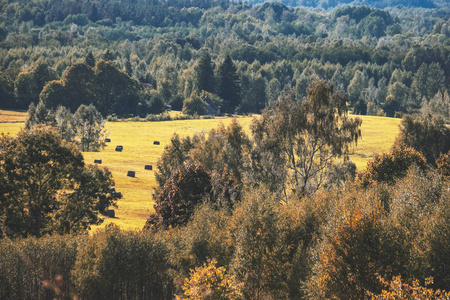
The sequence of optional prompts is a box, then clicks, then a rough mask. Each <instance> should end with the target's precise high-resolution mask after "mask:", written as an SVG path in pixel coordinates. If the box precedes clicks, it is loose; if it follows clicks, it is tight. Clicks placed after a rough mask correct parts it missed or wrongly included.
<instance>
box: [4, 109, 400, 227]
mask: <svg viewBox="0 0 450 300" xmlns="http://www.w3.org/2000/svg"><path fill="white" fill-rule="evenodd" d="M25 117H26V114H24V113H15V112H7V111H0V122H1V123H0V132H3V133H10V134H16V133H17V132H18V131H19V130H20V129H21V128H23V127H24V123H23V121H24V120H25ZM361 118H362V120H363V123H362V140H361V141H360V142H358V145H357V147H355V148H354V149H351V156H350V158H351V160H352V161H353V162H354V163H355V164H356V165H357V167H358V169H359V170H362V169H364V167H365V165H366V164H367V161H368V160H370V159H371V158H372V157H373V155H374V154H375V153H381V152H385V151H388V150H389V149H390V147H391V146H392V144H393V143H394V140H395V137H396V135H397V134H398V125H399V124H400V119H392V118H383V117H372V116H361ZM251 120H252V117H240V118H238V121H239V123H240V124H241V125H242V126H243V127H244V128H245V129H246V131H247V132H248V133H250V130H249V125H250V123H251ZM12 121H19V122H22V123H5V122H12ZM221 122H222V123H224V125H228V124H229V123H230V122H231V118H218V119H202V120H180V121H163V122H108V123H106V130H107V131H108V132H109V138H110V139H111V142H110V143H108V144H107V146H106V148H105V149H104V150H102V151H101V152H89V153H84V158H85V162H86V163H87V164H93V163H94V160H95V159H101V160H102V164H101V165H102V166H105V167H108V168H109V169H110V170H111V172H112V174H113V178H114V180H115V182H116V186H115V188H116V191H120V192H121V193H122V194H123V198H122V199H120V200H119V201H118V206H119V207H118V208H117V209H116V210H115V216H116V217H115V218H107V219H106V220H105V222H104V223H103V224H102V225H101V226H100V227H103V226H105V225H107V224H109V223H111V222H114V223H116V224H117V225H119V226H121V227H122V228H124V229H141V228H142V227H143V226H144V223H145V220H146V218H147V216H148V215H149V213H150V212H151V211H152V209H153V201H152V193H153V188H154V187H155V185H156V181H155V173H154V172H155V166H156V162H157V161H158V158H159V157H160V155H161V153H162V152H163V150H164V146H165V145H166V144H167V143H169V142H170V138H171V137H172V135H173V134H174V133H178V134H179V135H180V136H185V135H192V134H194V133H196V132H201V131H205V132H208V131H209V130H210V129H212V128H216V127H217V126H218V124H219V123H221ZM154 141H159V142H160V145H154V144H153V142H154ZM118 145H121V146H123V151H122V152H116V151H115V147H116V146H118ZM146 164H151V165H152V166H153V170H151V171H150V170H145V169H144V167H145V165H146ZM127 171H135V172H136V177H134V178H132V177H127ZM94 229H95V228H94Z"/></svg>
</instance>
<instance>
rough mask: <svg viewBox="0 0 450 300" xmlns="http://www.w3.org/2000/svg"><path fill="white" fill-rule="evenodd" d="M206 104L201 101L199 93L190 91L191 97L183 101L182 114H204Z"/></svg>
mask: <svg viewBox="0 0 450 300" xmlns="http://www.w3.org/2000/svg"><path fill="white" fill-rule="evenodd" d="M206 107H207V104H206V102H205V101H203V99H202V97H201V95H200V94H199V93H197V92H192V94H191V97H189V98H187V99H185V100H184V101H183V110H182V111H183V114H187V115H205V114H206Z"/></svg>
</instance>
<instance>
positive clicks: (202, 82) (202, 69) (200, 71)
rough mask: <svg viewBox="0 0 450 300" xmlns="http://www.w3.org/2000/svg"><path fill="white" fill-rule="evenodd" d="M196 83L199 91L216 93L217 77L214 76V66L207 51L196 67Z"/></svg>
mask: <svg viewBox="0 0 450 300" xmlns="http://www.w3.org/2000/svg"><path fill="white" fill-rule="evenodd" d="M195 81H196V85H197V89H198V90H200V91H207V92H210V93H215V92H216V77H215V75H214V64H213V62H212V61H211V56H210V55H209V53H208V52H207V51H205V52H203V53H202V55H201V56H200V60H199V62H198V65H197V66H196V67H195Z"/></svg>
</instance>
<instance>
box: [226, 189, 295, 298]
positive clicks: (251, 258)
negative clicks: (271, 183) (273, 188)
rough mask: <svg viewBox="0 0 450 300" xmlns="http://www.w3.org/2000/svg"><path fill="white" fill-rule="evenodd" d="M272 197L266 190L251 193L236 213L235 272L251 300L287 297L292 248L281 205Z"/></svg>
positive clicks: (233, 225) (234, 219)
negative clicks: (284, 229)
mask: <svg viewBox="0 0 450 300" xmlns="http://www.w3.org/2000/svg"><path fill="white" fill-rule="evenodd" d="M268 195H270V193H268V192H267V191H265V190H264V189H260V190H256V191H253V192H252V193H249V194H248V195H246V196H245V198H246V199H244V200H243V202H242V203H241V204H240V205H239V206H238V207H237V208H236V210H235V211H234V213H233V220H232V223H233V224H232V233H233V236H234V239H235V245H234V246H235V251H234V257H233V261H232V270H233V272H234V273H235V274H236V277H237V279H238V280H239V281H241V282H243V284H244V287H243V292H244V295H245V296H246V298H247V299H286V298H287V291H288V289H287V285H286V277H287V264H286V262H287V258H288V255H287V254H288V245H286V244H285V243H284V241H283V234H282V228H281V226H280V225H281V224H282V222H281V215H280V212H279V211H278V207H277V205H278V203H277V202H276V200H275V199H272V198H271V197H269V196H268Z"/></svg>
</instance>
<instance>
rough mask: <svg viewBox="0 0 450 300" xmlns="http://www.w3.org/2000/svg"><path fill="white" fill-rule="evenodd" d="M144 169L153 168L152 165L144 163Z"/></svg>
mask: <svg viewBox="0 0 450 300" xmlns="http://www.w3.org/2000/svg"><path fill="white" fill-rule="evenodd" d="M145 169H146V170H152V169H153V166H152V165H145Z"/></svg>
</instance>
